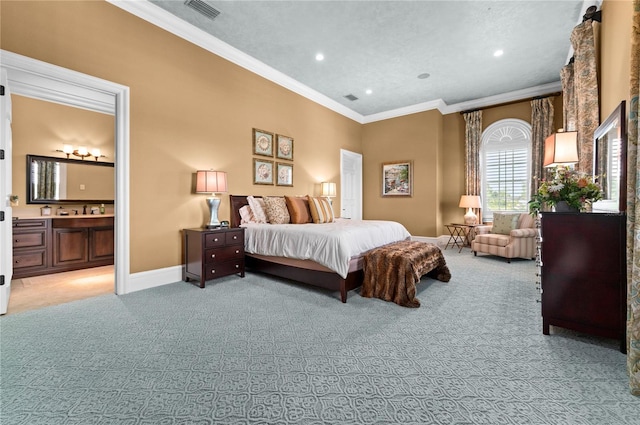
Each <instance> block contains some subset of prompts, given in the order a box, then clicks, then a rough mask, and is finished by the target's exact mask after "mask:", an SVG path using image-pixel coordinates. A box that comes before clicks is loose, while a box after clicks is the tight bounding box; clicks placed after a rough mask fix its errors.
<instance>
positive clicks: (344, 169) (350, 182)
mask: <svg viewBox="0 0 640 425" xmlns="http://www.w3.org/2000/svg"><path fill="white" fill-rule="evenodd" d="M340 208H341V211H340V217H344V218H352V219H354V220H362V154H359V153H356V152H351V151H348V150H345V149H340Z"/></svg>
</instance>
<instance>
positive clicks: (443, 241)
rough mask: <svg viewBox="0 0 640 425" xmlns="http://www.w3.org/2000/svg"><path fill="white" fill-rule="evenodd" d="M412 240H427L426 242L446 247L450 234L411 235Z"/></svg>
mask: <svg viewBox="0 0 640 425" xmlns="http://www.w3.org/2000/svg"><path fill="white" fill-rule="evenodd" d="M411 240H413V241H419V242H426V243H432V244H435V245H438V246H439V247H441V248H442V247H444V246H446V245H447V241H448V240H449V236H447V235H440V236H437V237H433V236H411Z"/></svg>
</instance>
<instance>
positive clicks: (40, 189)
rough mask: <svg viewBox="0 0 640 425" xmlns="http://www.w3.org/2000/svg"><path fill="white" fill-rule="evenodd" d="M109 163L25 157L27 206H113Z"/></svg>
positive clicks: (33, 156)
mask: <svg viewBox="0 0 640 425" xmlns="http://www.w3.org/2000/svg"><path fill="white" fill-rule="evenodd" d="M114 170H115V168H114V165H113V163H112V162H100V161H89V160H77V159H66V158H54V157H49V156H39V155H27V203H28V204H79V203H92V204H112V203H113V200H114V194H115V173H114Z"/></svg>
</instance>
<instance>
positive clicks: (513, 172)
mask: <svg viewBox="0 0 640 425" xmlns="http://www.w3.org/2000/svg"><path fill="white" fill-rule="evenodd" d="M480 166H481V167H482V194H481V195H482V218H483V220H485V221H487V220H488V221H491V220H492V219H493V213H494V212H496V211H519V212H525V211H528V206H527V203H528V202H529V199H530V196H529V186H530V179H531V125H530V124H529V123H527V122H526V121H522V120H518V119H511V118H510V119H504V120H500V121H497V122H495V123H493V124H491V125H490V126H489V127H487V128H486V129H485V130H484V131H483V132H482V145H481V148H480Z"/></svg>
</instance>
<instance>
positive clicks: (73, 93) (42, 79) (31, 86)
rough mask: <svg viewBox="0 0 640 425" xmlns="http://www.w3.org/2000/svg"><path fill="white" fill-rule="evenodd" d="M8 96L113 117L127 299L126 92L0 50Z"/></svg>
mask: <svg viewBox="0 0 640 425" xmlns="http://www.w3.org/2000/svg"><path fill="white" fill-rule="evenodd" d="M0 64H1V65H2V68H5V69H6V70H7V75H8V80H9V86H10V87H11V92H12V93H13V94H17V95H21V96H26V97H30V98H34V99H40V100H46V101H49V102H56V103H60V104H62V105H67V106H74V107H78V108H84V109H88V110H92V111H97V112H102V113H108V114H111V115H114V120H115V160H114V164H115V172H116V196H115V203H114V215H115V217H114V223H115V259H114V265H115V285H114V286H115V288H114V289H115V293H116V294H126V293H127V292H128V290H129V280H130V253H129V248H130V244H129V234H130V233H129V158H130V156H129V155H130V154H129V124H130V121H129V114H130V106H129V87H127V86H123V85H121V84H117V83H114V82H111V81H107V80H103V79H101V78H97V77H93V76H91V75H87V74H83V73H81V72H77V71H73V70H70V69H67V68H62V67H60V66H57V65H52V64H50V63H46V62H42V61H39V60H36V59H32V58H29V57H26V56H22V55H19V54H16V53H12V52H8V51H6V50H0Z"/></svg>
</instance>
